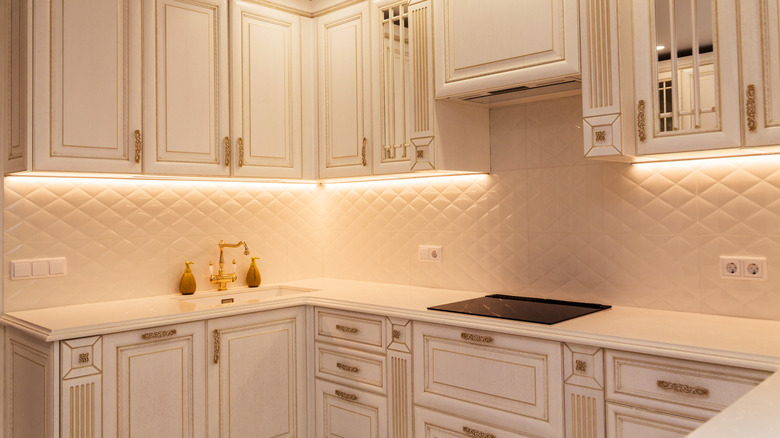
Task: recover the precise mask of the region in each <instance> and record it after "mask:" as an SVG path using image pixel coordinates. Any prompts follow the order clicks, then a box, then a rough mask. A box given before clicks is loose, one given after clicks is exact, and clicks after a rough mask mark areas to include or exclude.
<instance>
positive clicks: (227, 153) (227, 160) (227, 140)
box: [224, 137, 230, 167]
mask: <svg viewBox="0 0 780 438" xmlns="http://www.w3.org/2000/svg"><path fill="white" fill-rule="evenodd" d="M224 143H225V167H229V166H230V137H225V142H224Z"/></svg>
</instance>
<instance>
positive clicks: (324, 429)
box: [315, 379, 387, 438]
mask: <svg viewBox="0 0 780 438" xmlns="http://www.w3.org/2000/svg"><path fill="white" fill-rule="evenodd" d="M315 397H316V405H317V411H316V419H317V430H316V432H315V436H316V437H317V438H385V437H387V399H386V398H385V397H383V396H379V395H376V394H371V393H369V392H365V391H360V390H357V389H354V388H350V387H348V386H340V385H336V384H333V383H330V382H326V381H324V380H319V379H317V381H316V384H315Z"/></svg>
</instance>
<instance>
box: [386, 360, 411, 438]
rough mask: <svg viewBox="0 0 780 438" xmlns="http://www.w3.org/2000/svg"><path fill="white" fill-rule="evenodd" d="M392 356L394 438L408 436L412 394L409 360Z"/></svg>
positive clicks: (391, 379) (391, 380) (391, 397)
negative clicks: (408, 370)
mask: <svg viewBox="0 0 780 438" xmlns="http://www.w3.org/2000/svg"><path fill="white" fill-rule="evenodd" d="M389 358H390V376H391V378H390V382H391V385H392V388H391V396H390V401H391V403H392V406H391V415H392V422H393V424H392V426H393V437H394V438H408V436H409V433H408V432H409V431H408V426H409V423H410V415H409V411H408V409H407V407H408V406H410V397H411V394H410V393H409V390H408V385H409V375H408V372H407V366H408V365H409V363H408V362H409V361H408V359H406V358H401V357H394V356H393V357H389Z"/></svg>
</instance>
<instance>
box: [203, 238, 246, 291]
mask: <svg viewBox="0 0 780 438" xmlns="http://www.w3.org/2000/svg"><path fill="white" fill-rule="evenodd" d="M241 245H243V246H244V255H249V245H247V244H246V241H244V240H240V241H238V242H237V243H225V241H224V240H220V241H219V271H218V272H217V274H216V275H215V274H213V273H212V274H211V275H210V276H209V282H211V283H212V284H216V285H218V288H217V289H218V290H227V284H228V283H232V282H234V281H236V273H235V272H233V273H231V274H227V273H225V248H238V247H239V246H241ZM235 268H236V261H235V260H233V270H234V271H235Z"/></svg>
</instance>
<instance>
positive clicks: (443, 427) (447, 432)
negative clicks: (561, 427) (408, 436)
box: [414, 406, 530, 438]
mask: <svg viewBox="0 0 780 438" xmlns="http://www.w3.org/2000/svg"><path fill="white" fill-rule="evenodd" d="M414 436H416V437H431V438H434V437H435V438H522V437H528V436H530V435H520V434H517V433H515V432H509V431H507V430H503V429H499V428H496V427H495V426H488V425H486V424H483V423H480V422H477V421H472V420H467V419H463V418H458V417H454V416H452V415H448V414H444V413H442V412H437V411H432V410H429V409H425V408H421V407H419V406H415V407H414Z"/></svg>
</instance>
